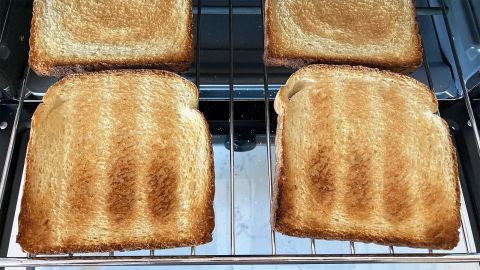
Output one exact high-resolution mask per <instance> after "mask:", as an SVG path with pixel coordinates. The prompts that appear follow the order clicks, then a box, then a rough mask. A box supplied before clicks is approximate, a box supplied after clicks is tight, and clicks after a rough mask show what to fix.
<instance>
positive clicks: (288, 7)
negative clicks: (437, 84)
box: [264, 0, 422, 72]
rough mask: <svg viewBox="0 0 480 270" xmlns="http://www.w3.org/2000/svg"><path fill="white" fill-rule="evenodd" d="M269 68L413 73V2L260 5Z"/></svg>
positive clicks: (304, 0)
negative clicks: (337, 67)
mask: <svg viewBox="0 0 480 270" xmlns="http://www.w3.org/2000/svg"><path fill="white" fill-rule="evenodd" d="M264 25H265V54H264V61H265V63H266V64H267V65H270V66H286V67H291V68H299V67H302V66H305V65H307V64H310V63H324V64H349V65H363V66H370V67H378V68H382V69H389V70H392V71H397V72H410V71H413V70H415V69H416V68H417V67H418V66H419V65H420V64H421V62H422V47H421V41H420V36H419V34H418V26H417V23H416V20H415V5H414V1H412V0H385V1H377V0H362V1H357V0H338V1H331V0H288V1H286V0H265V22H264Z"/></svg>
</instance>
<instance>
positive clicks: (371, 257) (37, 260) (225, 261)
mask: <svg viewBox="0 0 480 270" xmlns="http://www.w3.org/2000/svg"><path fill="white" fill-rule="evenodd" d="M232 1H233V0H229V1H228V16H229V20H228V21H229V142H230V144H229V145H230V149H229V158H230V161H229V163H230V164H229V165H230V171H229V176H230V177H229V182H230V188H229V204H230V205H229V209H230V213H229V255H207V256H205V255H196V252H195V247H191V249H190V255H189V256H159V255H156V254H155V251H154V250H150V253H149V256H117V255H116V254H115V253H114V252H110V253H109V255H108V256H77V255H74V254H66V255H61V256H41V255H40V256H32V255H28V256H27V257H4V258H0V267H40V266H100V265H103V266H109V265H125V266H126V265H245V264H327V263H328V264H334V263H337V264H338V263H340V264H349V263H467V262H480V253H476V251H474V250H475V248H474V247H473V245H472V243H471V241H470V240H469V238H468V237H467V233H466V229H465V224H466V222H467V221H466V220H465V219H464V218H465V217H464V216H463V215H462V220H461V221H462V223H461V235H462V237H463V243H464V244H465V251H466V252H464V253H436V252H433V251H432V250H429V251H428V252H425V253H415V254H405V253H401V254H396V248H395V247H393V246H390V247H388V251H389V252H388V253H386V254H356V250H355V243H354V242H350V254H317V247H316V243H315V239H311V241H310V251H311V252H310V254H295V255H277V244H276V239H275V238H276V233H275V232H274V231H273V230H270V244H271V246H270V250H271V254H270V255H257V254H250V255H236V252H235V211H234V207H235V188H234V187H235V170H234V168H235V167H234V161H235V157H234V155H235V151H234V149H233V147H234V135H235V121H234V120H233V119H234V106H235V96H234V57H233V55H234V46H233V35H232V25H233V16H232V15H233V5H232ZM440 3H441V5H440V6H439V7H428V8H417V12H418V14H421V15H425V16H441V17H442V18H443V22H444V24H445V27H446V30H447V33H448V38H449V44H450V47H451V49H452V54H453V57H454V62H455V67H456V71H457V73H458V74H457V75H458V78H459V80H460V84H461V90H462V93H463V97H462V98H463V100H464V102H465V105H466V109H467V111H468V115H469V121H470V123H471V126H472V128H473V131H474V137H475V144H476V150H477V151H476V152H477V153H478V154H480V136H479V131H478V127H477V123H476V119H475V117H474V112H473V109H472V104H471V102H470V98H469V95H468V90H467V87H466V85H465V80H464V77H463V73H462V68H461V66H460V63H459V57H458V54H457V49H456V47H455V42H454V36H453V33H452V30H451V27H450V23H449V20H448V17H447V8H446V5H445V2H444V0H442V1H441V2H440ZM196 10H197V17H196V25H197V26H199V25H200V21H201V15H202V6H201V1H200V0H198V3H197V9H196ZM263 11H264V5H263V1H262V16H263ZM7 13H8V11H7ZM7 17H8V16H7ZM2 32H3V31H2ZM0 37H1V35H0ZM196 37H197V38H196V41H195V42H196V47H195V48H196V64H195V65H196V69H195V77H194V80H195V83H196V85H197V87H199V86H200V80H201V75H200V71H201V70H200V58H199V54H200V46H199V44H200V42H199V40H200V38H201V35H200V27H197V28H196ZM423 60H424V61H423V65H424V70H425V73H426V76H427V79H428V84H429V87H430V89H431V90H432V91H433V83H432V75H431V73H430V67H429V64H428V60H427V59H426V55H425V54H424V59H423ZM29 74H30V68H29V67H27V68H26V70H25V72H24V77H23V81H22V86H21V90H20V96H19V100H18V107H17V113H16V116H15V119H14V123H13V131H12V135H11V138H10V142H9V147H8V151H7V157H6V162H5V166H4V168H3V172H2V178H1V182H0V201H1V200H2V199H3V196H4V191H5V185H6V181H7V176H8V174H9V170H10V169H11V168H10V164H11V161H12V154H13V148H14V145H15V140H16V134H17V129H18V125H19V121H20V113H21V111H22V106H23V104H24V103H25V102H27V100H25V94H26V83H27V80H28V77H29ZM268 80H269V79H268V68H267V67H265V66H264V69H263V88H264V91H263V92H264V105H265V123H266V127H265V128H266V131H265V135H266V146H267V147H266V156H267V159H268V163H267V164H268V180H269V183H268V184H269V196H270V203H271V196H272V188H273V183H274V177H273V173H272V168H273V165H272V142H271V137H270V135H271V123H270V106H269V102H270V93H269V91H271V90H269V87H270V86H271V85H269V82H268ZM37 102H40V101H37ZM462 197H463V195H462Z"/></svg>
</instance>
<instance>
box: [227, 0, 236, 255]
mask: <svg viewBox="0 0 480 270" xmlns="http://www.w3.org/2000/svg"><path fill="white" fill-rule="evenodd" d="M228 25H229V31H228V36H229V57H230V67H229V73H230V76H229V78H228V80H229V88H230V91H229V92H230V99H229V107H230V110H229V114H230V115H229V124H230V255H235V162H234V161H235V156H234V153H235V151H234V150H235V149H234V139H233V136H234V134H235V130H234V123H233V122H234V121H235V118H234V88H233V33H232V28H233V3H232V0H228Z"/></svg>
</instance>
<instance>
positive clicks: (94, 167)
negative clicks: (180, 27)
mask: <svg viewBox="0 0 480 270" xmlns="http://www.w3.org/2000/svg"><path fill="white" fill-rule="evenodd" d="M197 105H198V91H197V89H196V87H195V85H194V84H193V83H191V82H189V81H187V80H185V79H183V78H181V77H180V76H178V75H175V74H173V73H170V72H164V71H151V70H150V71H149V70H132V71H104V72H100V73H86V74H80V75H70V76H67V77H65V78H64V79H62V80H60V81H59V82H57V83H56V84H54V85H53V86H52V87H51V88H50V89H49V90H48V91H47V93H46V95H45V97H44V102H43V104H40V105H39V106H38V108H37V110H36V111H35V113H34V115H33V118H32V130H31V133H30V134H31V135H30V141H29V144H28V154H27V158H26V163H27V165H26V178H25V187H24V193H23V198H22V204H21V211H20V216H19V233H18V236H17V241H18V243H19V244H20V245H21V247H22V249H23V250H24V251H26V252H28V253H33V254H38V253H40V254H49V253H77V252H107V251H114V250H133V249H160V248H170V247H182V246H194V245H199V244H203V243H206V242H209V241H211V239H212V230H213V227H214V213H213V194H214V174H213V155H212V145H211V136H210V133H209V130H208V125H207V123H206V121H205V119H204V117H203V115H202V114H201V113H200V112H199V111H198V109H197Z"/></svg>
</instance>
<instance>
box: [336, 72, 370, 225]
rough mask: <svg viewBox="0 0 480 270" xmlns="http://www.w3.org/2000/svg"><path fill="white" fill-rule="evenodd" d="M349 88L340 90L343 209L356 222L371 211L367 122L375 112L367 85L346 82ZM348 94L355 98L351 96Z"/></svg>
mask: <svg viewBox="0 0 480 270" xmlns="http://www.w3.org/2000/svg"><path fill="white" fill-rule="evenodd" d="M343 87H344V88H346V89H349V91H340V93H342V94H343V95H344V100H345V102H344V106H343V108H342V109H343V112H342V113H344V114H345V118H346V119H348V122H347V123H346V126H345V127H342V128H344V129H345V130H346V133H345V137H346V141H345V145H346V147H345V151H344V153H345V156H343V157H342V159H343V160H345V161H346V168H347V169H346V171H345V175H344V176H345V179H344V183H345V184H344V186H345V192H346V194H345V196H344V205H345V208H344V210H345V212H346V214H347V215H348V216H350V217H351V218H352V219H354V220H355V219H356V220H358V221H360V222H363V221H364V220H367V219H369V218H370V217H372V215H373V214H374V212H373V208H374V205H373V197H374V190H373V189H374V187H373V179H372V166H373V160H372V159H373V153H372V147H371V142H370V139H371V137H372V134H371V132H372V127H370V126H369V124H368V122H369V121H370V120H371V119H372V118H373V116H372V114H373V113H375V111H372V110H371V108H370V107H371V106H369V104H370V103H371V102H372V101H371V98H370V95H371V93H370V92H371V91H372V89H371V87H369V86H368V85H367V84H366V83H364V82H362V81H355V82H348V83H345V85H344V86H343ZM352 93H354V95H355V97H354V98H352V96H351V95H352Z"/></svg>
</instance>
